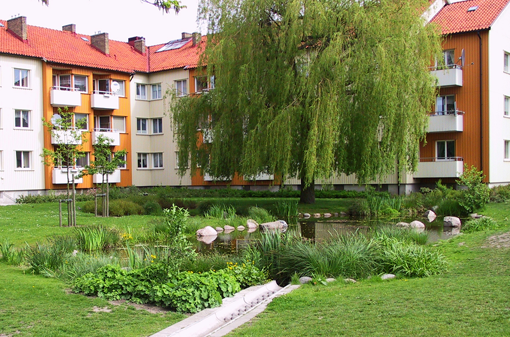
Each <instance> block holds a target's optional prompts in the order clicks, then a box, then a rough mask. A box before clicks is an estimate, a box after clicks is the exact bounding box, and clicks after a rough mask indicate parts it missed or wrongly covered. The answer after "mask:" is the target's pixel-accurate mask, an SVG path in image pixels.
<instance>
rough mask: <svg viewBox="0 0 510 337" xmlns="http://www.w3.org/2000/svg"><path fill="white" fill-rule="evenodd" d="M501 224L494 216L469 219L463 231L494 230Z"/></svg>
mask: <svg viewBox="0 0 510 337" xmlns="http://www.w3.org/2000/svg"><path fill="white" fill-rule="evenodd" d="M498 227H499V225H498V223H497V222H496V220H494V219H493V218H490V217H482V218H479V219H474V220H469V221H468V222H466V223H465V224H464V226H462V231H463V232H465V233H473V232H480V231H487V230H493V229H496V228H498Z"/></svg>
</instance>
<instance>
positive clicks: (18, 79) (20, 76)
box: [14, 68, 29, 88]
mask: <svg viewBox="0 0 510 337" xmlns="http://www.w3.org/2000/svg"><path fill="white" fill-rule="evenodd" d="M28 85H29V83H28V70H27V69H16V68H15V69H14V86H15V87H18V88H28Z"/></svg>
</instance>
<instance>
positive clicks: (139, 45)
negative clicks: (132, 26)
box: [128, 36, 145, 55]
mask: <svg viewBox="0 0 510 337" xmlns="http://www.w3.org/2000/svg"><path fill="white" fill-rule="evenodd" d="M128 44H129V45H131V46H133V48H135V49H136V50H137V51H138V52H139V53H140V54H142V55H143V54H145V38H143V37H141V36H133V37H130V38H129V39H128Z"/></svg>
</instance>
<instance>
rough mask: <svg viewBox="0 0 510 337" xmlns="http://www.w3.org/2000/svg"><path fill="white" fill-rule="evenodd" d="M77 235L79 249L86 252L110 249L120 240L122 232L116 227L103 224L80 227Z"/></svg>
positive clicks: (77, 229) (76, 232)
mask: <svg viewBox="0 0 510 337" xmlns="http://www.w3.org/2000/svg"><path fill="white" fill-rule="evenodd" d="M75 235H76V238H77V241H78V247H79V249H80V250H83V251H86V252H96V251H103V250H106V249H110V248H112V247H115V246H116V245H117V244H118V243H119V242H120V234H119V232H118V231H117V230H116V229H112V228H106V227H103V226H91V227H78V228H76V230H75Z"/></svg>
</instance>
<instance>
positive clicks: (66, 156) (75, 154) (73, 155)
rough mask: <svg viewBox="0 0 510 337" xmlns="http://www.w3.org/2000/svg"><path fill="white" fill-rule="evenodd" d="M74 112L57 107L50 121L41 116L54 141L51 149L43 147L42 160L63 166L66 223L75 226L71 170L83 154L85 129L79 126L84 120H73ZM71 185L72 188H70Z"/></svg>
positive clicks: (45, 162) (48, 163) (47, 163)
mask: <svg viewBox="0 0 510 337" xmlns="http://www.w3.org/2000/svg"><path fill="white" fill-rule="evenodd" d="M73 117H74V113H73V112H69V111H68V109H67V107H65V108H63V109H61V108H58V114H56V115H53V117H52V119H51V120H50V121H46V120H45V119H44V118H43V124H44V126H45V127H46V128H47V129H48V132H50V133H51V137H52V139H53V140H54V141H53V143H56V144H57V145H55V147H54V148H53V149H46V148H44V149H43V153H42V157H43V162H44V164H45V165H47V166H51V167H54V166H57V167H63V168H64V169H65V170H66V175H67V198H66V200H67V201H66V203H67V215H68V216H67V224H68V226H76V203H75V190H74V186H75V180H74V179H75V178H78V174H77V175H76V177H74V178H73V175H74V173H72V172H71V170H72V169H73V168H75V166H76V160H77V159H78V158H81V157H83V156H85V153H84V152H83V151H81V147H80V145H81V144H82V143H84V142H85V141H86V139H85V138H84V135H85V134H86V133H87V131H83V130H82V129H81V128H82V126H83V124H82V123H84V122H85V120H80V121H77V122H76V123H75V122H74V118H73ZM71 187H72V190H71Z"/></svg>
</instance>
